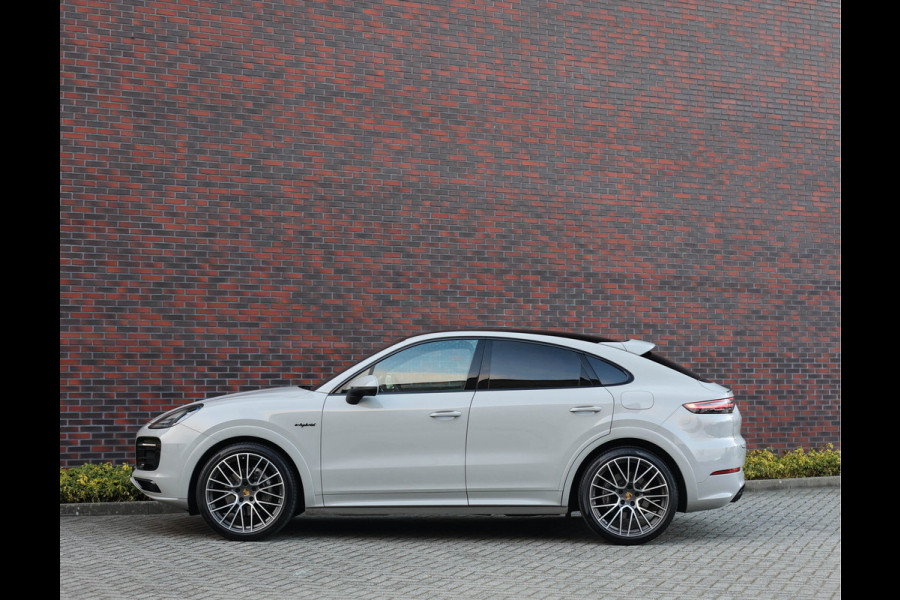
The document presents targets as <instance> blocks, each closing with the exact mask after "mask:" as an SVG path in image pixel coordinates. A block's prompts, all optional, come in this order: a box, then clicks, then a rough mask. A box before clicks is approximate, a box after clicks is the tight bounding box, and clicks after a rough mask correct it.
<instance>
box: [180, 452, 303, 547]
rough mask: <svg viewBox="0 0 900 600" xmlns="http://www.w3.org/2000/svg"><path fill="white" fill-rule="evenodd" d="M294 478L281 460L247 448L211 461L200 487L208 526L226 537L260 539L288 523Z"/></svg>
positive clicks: (224, 454)
mask: <svg viewBox="0 0 900 600" xmlns="http://www.w3.org/2000/svg"><path fill="white" fill-rule="evenodd" d="M293 486H294V482H293V478H292V475H291V473H290V471H289V469H288V468H287V466H286V464H285V463H284V461H283V459H281V457H279V456H278V455H277V454H275V453H274V452H272V451H271V450H269V449H268V448H265V447H264V446H257V445H253V444H248V445H245V446H235V447H232V448H228V449H226V450H225V451H223V452H220V453H218V454H217V455H215V456H213V457H212V458H211V459H210V460H209V461H207V463H206V466H205V467H204V469H203V472H202V474H201V477H200V481H199V482H198V494H197V499H198V504H201V507H200V508H201V513H202V514H203V516H204V518H205V519H206V521H207V522H208V523H209V524H210V525H212V526H213V528H214V529H216V530H217V531H219V533H221V534H223V535H224V536H225V537H228V538H231V539H259V538H261V537H264V536H266V535H270V534H271V533H274V532H275V531H277V530H278V529H280V528H281V527H283V526H284V524H285V523H287V521H288V520H289V519H290V517H291V516H293V515H292V513H293V508H294V492H293Z"/></svg>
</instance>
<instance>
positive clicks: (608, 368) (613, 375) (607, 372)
mask: <svg viewBox="0 0 900 600" xmlns="http://www.w3.org/2000/svg"><path fill="white" fill-rule="evenodd" d="M587 359H588V362H589V363H591V368H592V369H594V373H596V374H597V378H598V379H600V384H601V385H616V384H619V383H627V382H628V381H631V375H630V374H628V373H627V372H625V371H623V370H622V369H620V368H619V367H617V366H615V365H611V364H609V363H608V362H606V361H605V360H603V359H600V358H597V357H596V356H590V355H587Z"/></svg>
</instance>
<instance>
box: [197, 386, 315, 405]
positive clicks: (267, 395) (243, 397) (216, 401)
mask: <svg viewBox="0 0 900 600" xmlns="http://www.w3.org/2000/svg"><path fill="white" fill-rule="evenodd" d="M314 396H321V394H320V393H318V392H313V391H311V390H307V389H304V388H301V387H297V386H295V385H293V386H289V387H278V388H266V389H262V390H250V391H248V392H236V393H234V394H225V395H224V396H215V397H213V398H207V399H206V400H202V401H201V403H202V404H205V405H209V406H212V405H221V404H227V403H230V402H237V401H241V402H247V401H250V402H252V401H254V400H275V399H278V398H293V399H296V400H301V399H303V398H310V397H314Z"/></svg>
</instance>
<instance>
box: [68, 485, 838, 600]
mask: <svg viewBox="0 0 900 600" xmlns="http://www.w3.org/2000/svg"><path fill="white" fill-rule="evenodd" d="M59 534H60V535H59V560H60V569H59V584H60V594H59V595H60V598H66V599H80V598H85V599H88V598H89V599H93V600H104V599H115V600H119V599H121V598H141V597H143V598H154V599H158V600H165V599H173V600H175V599H177V600H192V599H234V598H239V599H240V600H251V599H257V598H258V599H281V598H310V599H335V600H349V599H358V598H359V599H363V598H366V599H368V598H371V599H393V598H398V599H405V598H409V599H417V598H423V599H448V600H449V599H453V600H456V599H462V598H465V599H467V598H483V599H498V600H507V599H508V600H513V599H515V600H518V599H522V598H535V599H541V600H544V599H566V600H572V599H577V598H597V597H603V598H614V599H615V598H623V599H624V598H628V599H629V600H633V599H635V598H643V599H669V598H671V599H676V598H678V599H681V598H690V599H707V598H710V599H716V598H723V599H725V598H728V599H731V598H733V599H741V600H743V599H770V598H771V599H779V600H781V599H783V598H791V599H792V600H805V599H810V600H812V599H815V600H822V599H827V598H840V596H841V490H840V488H839V487H837V488H835V487H829V488H810V489H789V490H765V491H752V492H750V491H748V492H747V493H746V494H745V495H744V497H743V498H742V499H741V500H740V501H739V502H737V503H735V504H732V505H729V506H727V507H725V508H723V509H719V510H714V511H706V512H700V513H692V514H677V515H676V516H675V520H674V521H673V522H672V525H671V526H670V527H669V529H668V530H667V531H666V532H665V533H664V534H663V535H662V536H660V537H659V538H657V539H656V540H655V541H653V542H651V543H650V544H647V545H643V546H632V547H622V546H613V545H610V544H607V543H606V542H604V541H602V540H601V539H599V538H597V537H596V536H594V535H593V534H591V533H590V532H589V531H588V530H587V528H586V526H585V525H584V524H583V522H582V521H581V519H580V518H572V519H564V518H559V517H553V518H549V517H405V518H396V517H306V516H301V517H298V518H296V519H294V520H293V521H292V522H291V523H290V524H289V525H288V526H287V528H285V530H283V531H282V532H281V533H279V534H278V535H277V536H275V537H273V538H270V539H269V540H267V541H264V542H258V543H237V542H228V541H225V540H224V539H222V538H220V537H218V536H217V535H216V534H214V533H213V532H212V531H211V530H210V529H209V528H208V527H207V526H206V524H205V523H204V522H203V520H202V518H200V517H191V516H188V515H187V514H161V515H144V516H91V517H60V520H59Z"/></svg>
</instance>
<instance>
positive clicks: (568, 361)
mask: <svg viewBox="0 0 900 600" xmlns="http://www.w3.org/2000/svg"><path fill="white" fill-rule="evenodd" d="M492 346H493V350H492V352H491V363H490V365H491V366H490V369H491V373H490V382H489V384H488V389H492V390H498V389H499V390H512V389H523V388H567V387H578V386H579V385H590V381H589V377H587V374H586V373H584V372H583V369H582V363H581V359H580V358H579V355H578V354H577V353H575V352H572V351H570V350H564V349H563V348H557V347H555V346H545V345H543V344H530V343H527V342H512V341H508V340H494V341H493V343H492Z"/></svg>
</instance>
